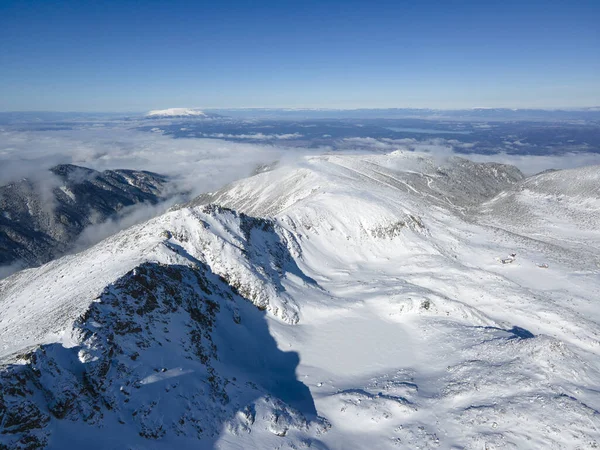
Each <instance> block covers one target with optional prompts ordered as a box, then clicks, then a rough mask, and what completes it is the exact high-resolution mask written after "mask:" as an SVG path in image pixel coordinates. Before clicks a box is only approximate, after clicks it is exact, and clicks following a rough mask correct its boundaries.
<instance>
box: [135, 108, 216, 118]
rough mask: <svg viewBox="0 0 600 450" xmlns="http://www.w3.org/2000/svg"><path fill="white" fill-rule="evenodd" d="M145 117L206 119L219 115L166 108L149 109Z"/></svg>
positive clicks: (189, 109)
mask: <svg viewBox="0 0 600 450" xmlns="http://www.w3.org/2000/svg"><path fill="white" fill-rule="evenodd" d="M145 117H146V118H147V119H182V118H183V119H208V118H215V117H221V116H219V115H218V114H213V113H206V112H204V111H201V110H199V109H192V108H168V109H156V110H153V111H149V112H148V113H147V114H146V116H145Z"/></svg>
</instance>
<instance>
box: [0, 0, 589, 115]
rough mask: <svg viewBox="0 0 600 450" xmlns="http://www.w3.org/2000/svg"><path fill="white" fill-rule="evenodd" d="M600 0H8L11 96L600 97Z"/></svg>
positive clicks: (50, 101) (131, 99)
mask: <svg viewBox="0 0 600 450" xmlns="http://www.w3.org/2000/svg"><path fill="white" fill-rule="evenodd" d="M599 24H600V2H599V1H576V0H572V1H552V0H548V1H543V2H537V1H531V2H527V1H519V2H517V1H510V0H507V1H498V2H494V1H485V0H482V1H472V2H470V1H451V0H448V1H436V2H429V1H400V0H396V1H352V0H348V1H343V2H342V1H326V0H322V1H311V0H308V1H291V0H289V1H286V0H280V1H262V2H261V1H256V2H251V1H227V0H225V1H219V2H204V1H171V2H167V1H160V2H159V1H153V0H146V1H130V0H121V1H110V0H105V1H88V0H80V1H52V2H51V1H26V0H21V1H10V0H0V111H7V110H8V111H10V110H62V111H144V110H148V109H155V108H163V107H171V106H189V107H207V108H210V107H213V108H229V107H330V108H357V107H371V108H379V107H434V108H468V107H480V106H490V107H492V106H497V107H576V106H596V105H600V25H599Z"/></svg>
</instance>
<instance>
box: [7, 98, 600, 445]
mask: <svg viewBox="0 0 600 450" xmlns="http://www.w3.org/2000/svg"><path fill="white" fill-rule="evenodd" d="M167 111H178V110H167ZM153 113H155V112H153ZM177 115H180V114H177ZM598 173H599V172H598V168H589V169H585V168H584V169H573V170H569V171H558V172H552V173H547V174H542V175H539V176H537V177H533V178H530V179H526V180H524V181H519V180H511V179H509V178H510V177H508V178H507V175H506V172H505V170H504V169H503V168H502V167H499V166H498V167H496V166H494V167H491V166H483V165H476V164H473V163H468V162H465V161H464V160H461V159H459V158H456V159H452V160H450V161H447V162H439V161H436V160H433V159H430V158H429V157H428V156H426V155H422V154H418V153H402V152H394V153H392V154H388V155H377V156H373V155H368V156H365V155H353V156H349V155H344V156H333V155H328V156H319V157H307V158H305V159H304V161H303V163H302V164H300V165H298V166H294V167H287V166H281V167H277V168H276V169H274V170H272V171H269V172H264V173H261V174H259V175H256V176H254V177H251V178H248V179H245V180H241V181H239V182H236V183H234V184H232V185H230V186H227V187H225V188H223V189H222V190H220V191H218V192H215V193H213V194H210V195H207V196H204V197H202V198H199V199H198V201H196V202H193V203H192V204H190V205H183V206H181V207H179V208H175V209H173V210H172V211H170V212H168V213H167V214H165V215H163V216H160V217H158V218H156V219H153V220H151V221H149V222H147V223H144V224H141V225H137V226H135V227H132V228H130V229H128V230H125V231H123V232H121V233H119V234H117V235H115V236H113V237H111V238H108V239H106V240H105V241H103V242H101V243H99V244H98V245H96V246H94V247H92V248H90V249H88V250H86V251H84V252H82V253H79V254H77V255H70V256H66V257H63V258H61V259H59V260H56V261H53V262H51V263H49V264H46V265H45V266H42V267H40V268H37V269H30V270H26V271H23V272H20V273H17V274H15V275H14V276H12V277H10V278H8V279H5V280H3V281H1V282H0V355H1V356H2V358H3V360H4V361H5V363H7V364H8V363H9V362H11V361H15V358H16V356H15V355H17V354H21V353H23V352H26V351H28V350H31V349H34V348H36V347H37V346H39V345H41V344H51V343H60V344H62V345H64V346H65V347H73V346H77V345H80V344H81V343H80V341H79V340H78V339H79V338H78V336H77V335H76V334H74V333H73V322H74V321H75V320H76V319H77V318H79V317H80V316H82V315H83V314H84V313H85V312H86V310H87V309H88V308H89V307H90V304H91V303H92V302H94V301H97V300H95V299H98V296H99V295H100V293H101V292H102V290H103V289H104V288H105V287H106V286H107V285H109V284H111V283H113V282H114V281H115V280H117V279H118V278H119V277H121V276H123V275H124V274H125V273H127V272H128V271H130V270H132V269H134V268H135V267H137V266H139V265H140V264H142V263H144V262H157V263H161V264H167V265H173V264H180V265H187V266H192V265H193V264H194V261H201V262H202V263H205V264H206V265H207V266H209V267H210V268H211V270H212V271H213V272H214V273H216V274H218V275H221V276H223V277H224V278H225V279H226V280H227V281H228V282H229V283H230V284H231V285H234V286H235V287H236V288H237V289H238V291H239V292H240V293H242V295H244V297H246V298H248V299H249V300H251V301H252V302H253V303H254V304H256V305H257V306H259V307H261V308H264V309H266V310H267V322H268V325H269V332H270V334H271V335H272V336H273V338H274V339H275V341H276V342H277V346H278V347H279V348H280V349H282V350H284V351H286V352H287V351H294V352H297V354H298V356H299V364H298V367H297V369H296V376H297V379H298V380H299V381H300V382H301V383H304V384H305V385H306V386H307V387H308V389H309V390H310V393H311V395H312V398H313V400H314V404H315V407H316V410H317V413H318V414H319V416H321V417H323V418H325V419H326V421H327V422H328V423H329V424H330V427H329V426H328V427H325V429H323V428H319V429H318V433H317V432H316V431H314V429H313V428H311V427H308V428H307V429H306V431H305V432H303V433H299V434H298V433H296V434H289V435H287V436H285V437H282V436H280V434H277V433H275V432H274V431H271V432H266V431H261V430H262V429H261V430H259V429H256V430H255V431H252V427H251V426H249V427H250V428H249V430H250V431H248V432H243V433H239V432H236V431H235V430H236V426H234V425H235V424H234V422H235V420H234V421H232V422H231V423H229V425H225V426H223V429H222V432H221V435H220V438H219V439H218V442H217V443H216V444H215V448H222V449H229V448H232V449H238V448H276V447H281V448H305V447H307V446H309V445H312V446H313V448H330V449H365V448H372V449H375V448H377V449H384V448H406V449H415V448H440V449H459V448H463V449H496V448H520V449H540V448H556V449H562V448H565V449H571V448H579V449H587V448H598V446H599V445H600V431H599V430H600V413H599V411H600V391H599V390H598V386H600V307H599V305H598V294H599V293H600V276H599V275H600V257H598V252H597V251H596V250H597V249H600V235H599V234H598V232H597V230H598V224H600V209H599V208H600V204H599V203H598V202H599V201H600V190H599V189H600V181H599V178H598ZM573 180H580V181H578V184H577V185H578V186H579V188H576V186H575V185H574V183H573ZM486 183H488V184H486ZM494 183H506V188H505V190H504V191H503V192H501V193H499V194H497V195H495V196H494V195H489V196H488V194H490V193H491V190H492V187H491V186H492V185H494ZM484 184H485V186H484ZM486 196H488V197H486ZM492 197H493V198H492ZM203 203H216V204H219V205H222V206H223V207H225V208H231V210H235V211H237V212H239V213H246V214H248V215H249V216H254V217H266V218H269V220H271V221H272V222H269V223H272V224H273V227H272V229H270V228H269V229H267V228H268V227H265V229H264V231H259V232H257V233H258V234H257V233H255V234H252V235H251V236H252V238H251V239H249V238H248V236H247V235H246V234H245V232H244V229H245V228H244V227H245V225H244V224H243V222H244V221H243V218H242V219H241V218H240V215H239V214H238V213H236V212H233V211H231V210H229V209H221V208H218V207H213V206H204V205H203ZM498 205H501V207H500V206H498ZM524 217H526V218H524ZM582 217H583V218H584V219H585V223H582V222H581V218H582ZM259 228H260V227H259ZM584 247H585V248H587V250H585V251H582V249H584ZM282 248H285V249H287V252H289V255H291V259H290V260H289V261H288V260H286V259H285V257H283V256H281V255H280V254H279V251H280V250H281V249H282ZM590 248H593V249H594V250H593V251H591V250H590ZM511 253H516V257H515V261H514V262H513V263H512V264H506V265H503V264H501V263H500V260H501V259H502V258H506V257H508V256H509V255H510V254H511ZM578 255H581V257H579V256H578ZM543 265H544V266H543ZM545 265H547V267H545ZM254 357H256V358H260V355H254ZM186 367H188V365H187V364H186V362H185V361H177V360H173V361H172V364H171V366H169V367H165V369H166V370H165V371H164V372H163V373H150V374H148V376H146V377H145V378H143V379H141V380H140V383H141V384H143V385H152V386H154V385H158V384H160V383H163V382H164V380H167V379H179V378H182V379H183V378H184V377H191V376H194V375H193V374H191V373H190V372H189V371H188V370H187V369H186ZM265 401H267V403H268V399H267V400H265ZM263 407H264V408H267V406H264V405H263V406H261V407H260V408H263ZM260 408H259V409H260ZM261 411H262V410H261ZM269 411H271V410H269ZM265 414H267V413H265ZM236 420H237V419H236ZM86 426H87V425H86ZM273 433H275V435H274V434H273ZM311 433H312V434H311ZM315 433H317V434H315ZM123 436H124V437H123V439H128V438H127V437H126V436H128V435H126V434H124V435H123ZM131 442H134V441H131ZM173 442H174V441H171V440H169V435H167V436H166V437H163V438H162V440H161V439H158V440H156V441H152V442H151V443H150V444H148V448H171V446H172V445H173ZM128 443H129V442H125V443H124V445H123V446H122V447H124V448H125V447H127V445H125V444H128ZM200 448H203V447H200Z"/></svg>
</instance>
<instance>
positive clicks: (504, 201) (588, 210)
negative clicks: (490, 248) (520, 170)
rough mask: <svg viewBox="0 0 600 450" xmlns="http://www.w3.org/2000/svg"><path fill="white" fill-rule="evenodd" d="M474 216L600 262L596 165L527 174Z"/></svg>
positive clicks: (599, 185)
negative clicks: (530, 175) (524, 178)
mask: <svg viewBox="0 0 600 450" xmlns="http://www.w3.org/2000/svg"><path fill="white" fill-rule="evenodd" d="M477 218H478V220H479V221H480V222H481V223H485V224H489V225H492V226H496V227H501V228H503V229H505V230H509V231H511V232H513V233H516V234H519V235H522V236H526V237H528V238H530V239H535V240H538V241H541V242H545V243H548V244H552V245H556V246H560V247H563V248H565V250H567V251H572V252H574V253H575V255H576V256H575V258H578V259H579V260H581V261H582V262H584V261H583V260H586V261H585V262H587V263H588V265H591V266H594V265H595V264H596V263H598V264H600V256H598V255H600V166H589V167H582V168H578V169H569V170H560V171H552V172H545V173H542V174H539V175H535V176H532V177H529V178H527V179H526V180H523V181H522V182H520V183H518V184H516V185H515V186H513V187H511V188H510V189H508V190H506V191H503V192H501V193H500V194H498V195H497V196H496V197H494V198H493V199H491V200H489V201H488V202H485V203H484V204H482V205H481V207H480V208H479V210H478V214H477Z"/></svg>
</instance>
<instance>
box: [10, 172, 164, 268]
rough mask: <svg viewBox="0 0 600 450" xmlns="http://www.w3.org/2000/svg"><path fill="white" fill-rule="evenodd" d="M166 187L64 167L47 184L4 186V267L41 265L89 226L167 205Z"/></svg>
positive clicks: (150, 176) (154, 179) (155, 178)
mask: <svg viewBox="0 0 600 450" xmlns="http://www.w3.org/2000/svg"><path fill="white" fill-rule="evenodd" d="M167 181H168V180H167V177H165V176H163V175H159V174H156V173H152V172H147V171H135V170H106V171H104V172H98V171H95V170H92V169H88V168H85V167H80V166H75V165H72V164H61V165H58V166H55V167H53V168H51V169H50V171H49V173H48V174H47V176H45V177H44V178H42V179H33V180H30V179H23V180H20V181H18V182H14V183H10V184H8V185H5V186H0V209H1V211H2V213H1V214H0V250H1V251H0V266H5V265H10V264H15V263H17V264H19V265H21V266H33V265H39V264H43V263H45V262H48V261H50V260H51V259H53V258H56V257H58V256H60V255H62V254H64V253H65V252H66V251H67V250H69V249H70V248H72V246H73V244H74V243H75V241H76V239H77V237H78V236H79V235H80V234H81V232H82V231H83V230H84V229H85V228H86V227H87V226H89V225H93V224H99V223H102V222H104V221H106V220H107V219H109V218H113V217H115V216H116V215H117V214H118V213H119V212H122V211H123V210H124V209H125V208H127V207H131V206H133V205H136V204H140V203H144V202H145V203H149V204H156V203H158V202H159V201H161V200H163V199H164V197H165V194H166V192H165V187H166V184H167Z"/></svg>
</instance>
